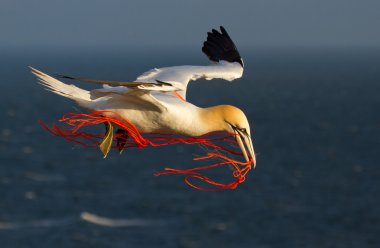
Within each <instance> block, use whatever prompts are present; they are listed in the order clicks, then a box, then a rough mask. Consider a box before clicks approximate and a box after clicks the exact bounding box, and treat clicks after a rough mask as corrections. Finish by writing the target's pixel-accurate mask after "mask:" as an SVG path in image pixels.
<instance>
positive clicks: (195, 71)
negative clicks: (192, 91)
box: [136, 26, 244, 98]
mask: <svg viewBox="0 0 380 248" xmlns="http://www.w3.org/2000/svg"><path fill="white" fill-rule="evenodd" d="M220 30H221V31H220V32H219V31H217V30H215V29H213V30H212V31H211V32H208V33H207V40H206V41H205V42H204V44H203V47H202V51H203V52H204V53H205V54H206V55H207V56H208V57H209V59H210V60H211V61H212V62H213V63H212V64H210V65H207V66H191V65H184V66H172V67H164V68H155V69H152V70H150V71H147V72H145V73H143V74H142V75H141V76H139V77H137V79H136V81H139V82H147V83H153V82H154V81H156V80H159V81H162V82H166V83H170V84H171V85H173V86H174V87H176V88H178V89H180V91H178V93H179V94H180V95H181V96H182V97H183V98H186V89H187V84H188V83H189V82H190V81H191V80H197V79H201V78H203V79H206V80H211V79H215V78H218V79H224V80H228V81H232V80H234V79H237V78H240V77H241V76H242V75H243V70H244V63H243V60H242V58H241V57H240V54H239V52H238V50H237V48H236V46H235V44H234V42H233V41H232V40H231V38H230V36H229V35H228V33H227V31H226V30H225V29H224V28H223V27H222V26H221V27H220Z"/></svg>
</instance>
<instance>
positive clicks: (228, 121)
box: [210, 105, 256, 167]
mask: <svg viewBox="0 0 380 248" xmlns="http://www.w3.org/2000/svg"><path fill="white" fill-rule="evenodd" d="M210 110H211V111H210V112H213V113H214V114H216V115H217V117H216V118H215V119H214V120H216V119H219V120H220V122H216V123H217V125H218V126H219V128H218V129H219V130H222V131H227V132H229V133H233V134H234V135H235V138H236V142H237V143H238V144H239V146H240V149H241V151H242V153H243V155H244V158H245V159H246V160H247V161H250V160H251V159H252V161H253V166H254V167H255V166H256V156H255V151H254V149H253V145H252V139H251V130H250V127H249V122H248V119H247V117H246V116H245V114H244V112H243V111H242V110H240V109H239V108H237V107H234V106H230V105H220V106H215V107H212V109H210Z"/></svg>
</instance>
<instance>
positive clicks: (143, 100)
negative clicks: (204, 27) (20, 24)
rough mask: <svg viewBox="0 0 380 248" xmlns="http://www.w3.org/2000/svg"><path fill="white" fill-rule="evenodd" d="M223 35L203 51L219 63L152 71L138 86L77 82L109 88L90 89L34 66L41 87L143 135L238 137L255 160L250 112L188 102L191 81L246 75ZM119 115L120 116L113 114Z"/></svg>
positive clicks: (215, 34) (211, 36)
mask: <svg viewBox="0 0 380 248" xmlns="http://www.w3.org/2000/svg"><path fill="white" fill-rule="evenodd" d="M221 30H222V33H219V32H217V31H216V30H213V31H212V33H208V38H207V41H206V42H205V43H204V47H203V52H205V53H206V55H207V56H209V58H210V60H211V61H212V62H214V63H213V64H210V65H207V66H191V65H186V66H173V67H164V68H158V69H157V68H155V69H152V70H149V71H147V72H145V73H143V74H142V75H140V76H139V77H137V79H136V80H135V81H133V82H116V81H102V80H92V79H84V78H73V77H69V76H62V77H63V78H68V79H74V80H79V81H84V82H90V83H97V84H102V85H103V88H100V89H95V90H91V91H87V90H84V89H80V88H78V87H76V86H74V85H68V84H65V83H63V82H61V81H59V80H57V79H56V78H53V77H51V76H49V75H47V74H45V73H43V72H41V71H38V70H36V69H34V68H32V72H33V73H34V74H35V75H36V76H37V77H38V78H39V80H40V83H41V84H43V85H44V86H46V87H47V89H48V90H51V91H52V92H54V93H56V94H59V95H62V96H64V97H67V98H70V99H72V100H74V101H75V102H77V104H78V105H79V106H81V107H84V108H86V109H89V110H107V111H109V112H108V113H109V115H113V113H116V114H118V115H120V116H122V117H123V118H125V119H127V120H128V121H130V122H131V123H132V124H133V125H135V126H136V127H137V128H138V130H139V131H140V132H142V133H167V134H181V135H187V136H200V135H203V134H206V133H209V132H212V131H227V132H231V133H235V134H236V139H237V142H238V143H239V145H240V147H241V149H242V151H243V154H244V156H245V157H246V159H247V161H248V160H249V157H248V155H247V152H246V150H245V147H244V144H243V141H244V143H245V145H246V146H247V148H248V152H249V155H250V156H251V159H252V160H253V161H254V162H255V155H254V151H253V146H252V141H251V138H250V128H249V123H248V120H247V118H246V117H245V115H244V113H243V112H242V111H241V110H240V109H238V108H236V107H233V106H229V105H220V106H214V107H209V108H200V107H197V106H195V105H194V104H192V103H189V102H187V101H186V89H187V84H188V83H189V81H191V80H197V79H200V78H204V79H206V80H210V79H213V78H219V79H225V80H228V81H232V80H234V79H236V78H240V77H241V76H242V74H243V61H242V59H241V58H240V55H239V53H238V51H237V49H236V47H235V45H234V44H233V42H232V40H231V39H230V38H229V36H228V34H227V33H226V31H225V30H224V29H223V28H222V27H221ZM112 117H114V116H112Z"/></svg>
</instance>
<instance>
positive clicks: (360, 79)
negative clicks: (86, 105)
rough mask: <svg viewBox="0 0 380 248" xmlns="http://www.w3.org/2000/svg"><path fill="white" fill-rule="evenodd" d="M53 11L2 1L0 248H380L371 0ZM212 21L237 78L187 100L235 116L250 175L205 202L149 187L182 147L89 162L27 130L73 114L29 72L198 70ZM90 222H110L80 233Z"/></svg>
mask: <svg viewBox="0 0 380 248" xmlns="http://www.w3.org/2000/svg"><path fill="white" fill-rule="evenodd" d="M66 3H67V4H63V3H62V4H60V5H57V4H52V3H47V1H40V2H38V3H37V1H36V3H35V4H30V3H27V2H22V1H18V2H13V1H12V2H11V1H3V2H2V3H1V4H2V8H0V9H1V10H0V11H2V12H1V15H0V18H1V20H2V21H1V22H0V23H1V24H0V25H1V27H2V30H3V31H2V32H3V35H2V38H3V37H5V39H0V47H1V49H0V52H1V54H0V75H1V78H2V79H1V80H2V84H1V85H2V94H1V98H0V99H1V100H0V113H1V124H0V197H1V198H0V242H1V247H52V246H54V247H237V246H239V247H378V246H379V245H380V239H379V236H378V234H379V233H380V230H379V228H380V211H379V208H378V205H379V197H378V196H379V191H380V187H379V186H380V183H379V180H378V178H379V176H380V170H379V168H378V162H379V158H378V157H377V153H378V151H379V147H380V146H379V143H380V135H379V128H380V117H379V108H380V99H379V96H378V94H379V91H380V84H379V83H380V70H379V63H380V49H379V47H378V46H377V44H378V42H379V33H378V30H377V24H378V18H379V17H378V15H376V16H375V15H374V12H373V11H374V9H375V8H374V7H375V6H376V4H377V2H375V1H361V2H360V4H359V5H357V4H355V3H356V2H355V1H347V2H345V3H347V4H345V5H344V6H343V5H340V4H342V3H343V1H329V2H328V1H322V2H320V3H321V4H320V5H318V7H317V4H316V1H303V3H302V4H301V3H300V1H289V3H288V4H279V3H277V2H275V1H265V2H264V1H253V2H252V3H251V2H250V3H249V4H248V3H240V4H237V3H234V5H233V6H232V3H227V1H226V2H224V1H222V2H220V4H218V5H216V2H214V1H211V2H208V3H207V4H204V5H201V4H200V3H199V4H198V5H190V3H189V2H187V3H184V4H183V5H179V4H174V5H175V6H176V7H172V5H171V4H172V3H171V2H170V1H165V2H163V3H162V4H161V5H159V6H158V5H157V3H156V5H149V4H147V3H144V4H145V5H142V4H135V5H130V6H129V7H128V8H127V7H125V6H124V4H123V3H122V2H117V1H112V4H108V5H107V6H104V5H102V4H99V3H100V2H99V3H98V2H96V1H95V4H90V3H88V4H84V3H80V4H79V3H78V4H74V3H73V2H66ZM96 3H97V4H96ZM115 3H119V4H121V7H124V8H121V7H120V6H118V5H114V4H115ZM212 3H214V4H212ZM131 6H135V9H133V8H132V7H131ZM165 6H166V7H165ZM190 6H193V7H190ZM194 6H195V7H194ZM197 6H198V7H197ZM119 7H120V8H119ZM203 7H204V8H203ZM211 7H213V8H214V9H212V11H211ZM131 8H132V10H134V11H132V10H131ZM191 8H193V9H191ZM187 9H190V10H191V11H182V12H175V10H187ZM205 9H206V10H205ZM123 10H128V11H129V12H128V11H126V12H125V13H124V12H123ZM158 10H159V13H160V15H157V14H155V13H157V11H158ZM173 11H174V12H173ZM12 13H13V14H12ZM122 13H123V14H122ZM128 13H129V14H128ZM172 13H174V14H172ZM194 13H195V14H194ZM335 13H338V14H335ZM145 14H146V15H145ZM107 17H108V18H107ZM138 17H139V18H140V17H145V18H142V19H141V20H140V19H139V21H136V20H137V18H138ZM239 18H240V19H239ZM3 20H6V21H7V22H4V21H3ZM265 20H266V21H265ZM376 21H377V22H376ZM219 24H224V25H225V26H226V27H228V30H229V31H230V33H231V36H232V37H233V38H234V40H236V44H237V45H238V47H239V50H240V53H241V54H242V55H243V57H244V59H245V64H246V68H245V74H244V77H243V78H242V79H240V80H238V81H235V82H232V83H228V82H224V81H218V80H215V81H211V82H209V81H197V82H195V83H192V84H190V85H189V90H188V100H189V101H191V102H193V103H195V104H196V105H199V106H202V107H206V106H211V105H216V104H225V103H228V104H232V105H235V106H238V107H240V108H241V109H243V110H244V112H245V113H246V114H247V116H248V119H249V120H250V123H251V128H252V132H253V138H254V146H255V149H256V152H257V154H258V157H257V159H258V165H257V168H256V170H254V171H251V172H250V174H249V175H248V177H247V180H246V182H244V183H243V184H242V185H240V186H239V187H238V188H237V189H236V190H226V191H218V192H214V193H205V192H200V191H196V190H194V189H192V188H189V187H188V186H187V185H186V184H184V182H183V181H182V179H183V178H182V177H181V176H166V177H155V176H153V173H154V172H156V171H160V170H162V168H164V167H165V166H171V167H181V166H189V165H190V166H191V161H190V159H191V156H192V151H193V150H192V148H191V147H188V146H183V145H179V146H171V147H165V148H154V149H145V150H138V149H132V150H128V151H126V152H125V153H124V154H123V155H121V156H120V155H118V154H117V152H111V153H110V154H109V157H108V158H107V159H102V156H101V154H100V152H99V151H98V150H97V149H85V148H81V147H77V146H75V145H73V144H71V143H67V142H66V141H64V140H63V139H60V138H57V137H54V136H52V135H50V134H49V133H47V132H46V131H45V130H43V129H42V128H41V126H40V125H39V124H38V120H43V121H45V122H46V123H53V122H55V121H56V120H57V119H58V118H60V117H61V115H62V114H63V113H65V112H69V111H73V110H75V104H73V103H72V102H71V101H70V100H68V99H64V98H62V97H60V96H57V95H54V94H52V93H50V92H47V91H45V90H44V89H43V88H42V87H41V86H39V85H38V84H37V83H36V79H35V77H34V76H33V75H31V74H30V72H29V69H28V68H27V66H28V65H33V66H35V67H36V68H38V69H41V70H42V71H44V72H47V73H50V74H54V73H67V74H72V75H79V76H87V77H92V78H99V79H110V80H130V79H134V78H135V77H136V76H137V75H139V74H141V73H142V72H143V71H146V70H148V69H150V68H153V67H163V66H170V65H177V64H206V63H207V60H206V58H205V56H204V55H203V54H201V51H200V45H201V42H202V41H203V39H204V38H205V36H206V34H205V33H206V31H208V30H209V28H211V27H214V26H217V25H219ZM280 24H281V25H280ZM154 25H156V26H154ZM157 25H159V27H158V26H157ZM309 27H310V28H309ZM148 34H149V35H148ZM176 44H178V45H176ZM169 47H171V48H170V49H169ZM79 85H80V86H81V87H87V88H89V87H88V86H87V85H85V84H79ZM224 173H225V174H223V173H222V172H221V174H219V176H224V175H225V176H228V175H229V173H230V172H229V171H224ZM86 213H87V214H86ZM88 213H90V214H92V215H96V216H100V217H104V218H108V219H106V221H103V222H99V221H98V222H97V223H93V222H90V221H88V218H86V216H88ZM107 221H108V222H107ZM102 224H103V225H102Z"/></svg>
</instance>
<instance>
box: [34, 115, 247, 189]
mask: <svg viewBox="0 0 380 248" xmlns="http://www.w3.org/2000/svg"><path fill="white" fill-rule="evenodd" d="M111 116H112V117H111ZM59 121H60V122H62V123H64V124H65V125H64V126H63V127H61V126H58V125H56V124H54V125H53V126H51V127H49V126H47V125H46V124H45V123H43V122H40V124H41V125H42V126H43V127H44V128H45V129H46V130H48V131H49V132H50V133H52V134H54V135H56V136H60V137H63V138H65V139H66V140H68V141H70V142H75V143H77V144H79V145H81V146H84V147H98V146H99V144H100V143H101V142H102V140H103V138H104V134H93V133H90V132H85V131H82V130H80V129H82V128H84V127H87V126H93V125H97V124H102V123H104V122H111V123H112V124H114V125H116V126H118V127H119V128H120V129H123V130H125V131H126V133H127V135H125V134H116V135H115V136H114V139H119V140H120V139H122V140H123V144H125V148H131V147H137V148H144V147H147V146H155V147H156V146H166V145H171V144H179V143H182V144H197V145H200V146H201V147H202V148H203V149H204V150H206V152H207V154H206V155H205V156H197V157H195V158H194V159H193V160H195V161H203V160H213V161H214V160H215V161H216V162H215V163H212V164H209V165H203V166H199V167H195V168H191V169H173V168H165V169H164V171H161V172H156V173H155V174H154V175H156V176H160V175H169V174H183V175H186V177H185V178H184V181H185V182H186V183H187V184H188V185H189V186H191V187H193V188H195V189H198V190H203V191H214V190H218V189H235V188H236V187H237V186H238V185H239V184H240V183H242V182H244V180H245V176H246V175H247V173H248V172H249V171H250V170H251V167H252V163H253V161H252V159H251V160H250V161H249V162H241V161H239V160H236V159H233V158H231V157H230V156H235V157H239V158H240V159H242V160H244V158H243V154H242V153H241V152H240V151H237V150H238V146H237V144H236V141H235V139H234V134H230V133H226V132H213V133H209V134H205V135H203V136H199V137H186V136H181V137H179V136H177V135H170V134H159V133H154V134H152V133H149V134H144V136H143V135H142V134H141V133H140V132H139V130H138V129H137V128H136V127H135V126H134V125H133V124H132V123H131V122H129V121H128V120H127V119H125V118H123V117H121V116H120V115H118V114H117V113H115V112H111V111H94V112H91V113H88V114H83V113H67V114H65V115H64V116H63V117H62V118H61V119H60V120H59ZM220 143H222V144H220ZM113 148H118V147H117V145H116V146H113ZM220 166H228V167H230V168H231V169H232V171H233V173H232V175H233V178H234V180H233V181H232V182H230V183H219V182H216V181H214V180H212V179H210V178H209V177H208V176H206V175H204V174H203V173H201V171H204V170H207V169H211V168H216V167H220ZM191 179H199V180H201V181H203V182H205V183H208V184H210V185H212V186H213V187H212V188H204V187H201V186H198V185H196V184H194V183H193V182H191Z"/></svg>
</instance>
